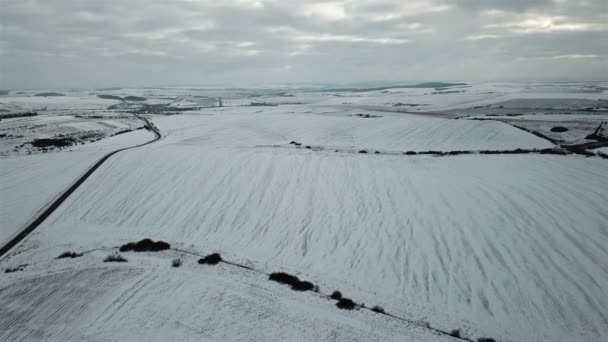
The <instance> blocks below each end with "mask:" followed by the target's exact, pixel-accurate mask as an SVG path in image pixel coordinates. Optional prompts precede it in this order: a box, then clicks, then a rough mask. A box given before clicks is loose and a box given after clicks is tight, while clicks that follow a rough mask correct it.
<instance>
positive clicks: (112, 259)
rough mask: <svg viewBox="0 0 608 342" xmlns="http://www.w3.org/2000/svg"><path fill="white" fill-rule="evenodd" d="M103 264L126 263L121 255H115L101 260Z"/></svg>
mask: <svg viewBox="0 0 608 342" xmlns="http://www.w3.org/2000/svg"><path fill="white" fill-rule="evenodd" d="M103 262H127V259H126V258H125V257H123V256H122V255H120V254H118V253H115V254H110V255H108V256H107V257H106V258H105V259H103Z"/></svg>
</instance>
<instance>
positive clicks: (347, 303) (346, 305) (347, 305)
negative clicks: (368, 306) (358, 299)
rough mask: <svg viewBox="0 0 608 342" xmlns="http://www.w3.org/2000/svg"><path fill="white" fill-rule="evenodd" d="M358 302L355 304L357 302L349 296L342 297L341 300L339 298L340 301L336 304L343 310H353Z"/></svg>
mask: <svg viewBox="0 0 608 342" xmlns="http://www.w3.org/2000/svg"><path fill="white" fill-rule="evenodd" d="M356 305H357V304H355V302H353V301H352V299H349V298H344V297H343V298H340V300H338V302H337V303H336V306H337V307H338V309H342V310H353V309H354V308H355V306H356Z"/></svg>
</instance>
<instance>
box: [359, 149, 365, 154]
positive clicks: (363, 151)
mask: <svg viewBox="0 0 608 342" xmlns="http://www.w3.org/2000/svg"><path fill="white" fill-rule="evenodd" d="M359 153H363V154H365V153H367V151H366V150H361V151H359Z"/></svg>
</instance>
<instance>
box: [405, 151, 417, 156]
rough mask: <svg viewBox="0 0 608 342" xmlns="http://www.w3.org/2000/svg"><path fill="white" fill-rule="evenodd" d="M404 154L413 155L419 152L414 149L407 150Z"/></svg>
mask: <svg viewBox="0 0 608 342" xmlns="http://www.w3.org/2000/svg"><path fill="white" fill-rule="evenodd" d="M404 154H405V155H408V156H413V155H416V154H417V153H416V152H414V151H407V152H405V153H404Z"/></svg>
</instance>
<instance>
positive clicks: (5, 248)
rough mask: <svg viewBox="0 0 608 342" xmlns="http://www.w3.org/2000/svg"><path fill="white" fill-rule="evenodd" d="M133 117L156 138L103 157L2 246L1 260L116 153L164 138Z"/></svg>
mask: <svg viewBox="0 0 608 342" xmlns="http://www.w3.org/2000/svg"><path fill="white" fill-rule="evenodd" d="M133 115H135V116H136V117H137V118H138V119H140V120H142V121H144V122H145V123H146V127H148V129H149V130H150V131H152V132H153V133H154V135H155V138H154V139H152V140H150V141H148V142H146V143H143V144H140V145H135V146H131V147H125V148H121V149H118V150H115V151H112V152H110V153H108V154H106V155H105V156H103V157H102V158H101V159H100V160H99V161H97V163H95V164H94V165H93V166H92V167H91V168H90V169H89V170H88V171H87V172H86V173H84V174H83V175H82V176H80V178H78V179H77V180H76V182H74V184H72V185H71V186H70V187H69V188H68V189H67V190H66V191H64V192H63V193H62V194H61V195H60V196H59V197H58V198H57V199H56V200H55V201H53V202H52V203H51V204H50V205H49V206H48V207H47V208H46V209H45V210H44V211H43V212H42V213H41V214H40V215H38V217H36V218H35V219H34V220H33V221H31V222H30V223H29V224H27V225H26V226H25V227H23V228H22V229H21V230H20V231H19V233H17V234H16V235H14V236H13V237H12V238H11V239H10V240H9V241H8V242H6V244H4V246H0V258H2V257H3V256H4V255H5V254H6V253H8V252H9V251H10V250H11V249H12V248H13V247H15V246H16V245H17V244H18V243H19V242H21V241H22V240H23V239H25V237H26V236H28V235H29V234H30V233H31V232H33V231H34V230H35V229H36V228H38V226H40V224H41V223H42V222H44V220H46V218H47V217H49V216H50V215H51V214H52V213H53V212H54V211H55V210H56V209H57V208H59V206H60V205H61V204H62V203H63V202H64V201H65V200H66V199H67V198H68V197H70V195H71V194H72V193H73V192H74V191H76V189H78V187H79V186H81V185H82V183H84V181H86V180H87V178H89V176H91V175H92V174H93V172H95V171H96V170H97V169H98V168H99V167H100V166H101V165H102V164H103V163H104V162H105V161H106V160H108V159H109V158H110V157H111V156H113V155H115V154H116V153H118V152H121V151H125V150H130V149H133V148H137V147H141V146H145V145H148V144H151V143H153V142H156V141H158V140H160V139H161V138H162V135H161V134H160V131H159V130H158V129H157V128H156V127H155V126H154V125H153V124H151V123H150V121H148V119H146V118H142V117H140V116H138V115H137V114H133Z"/></svg>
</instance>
